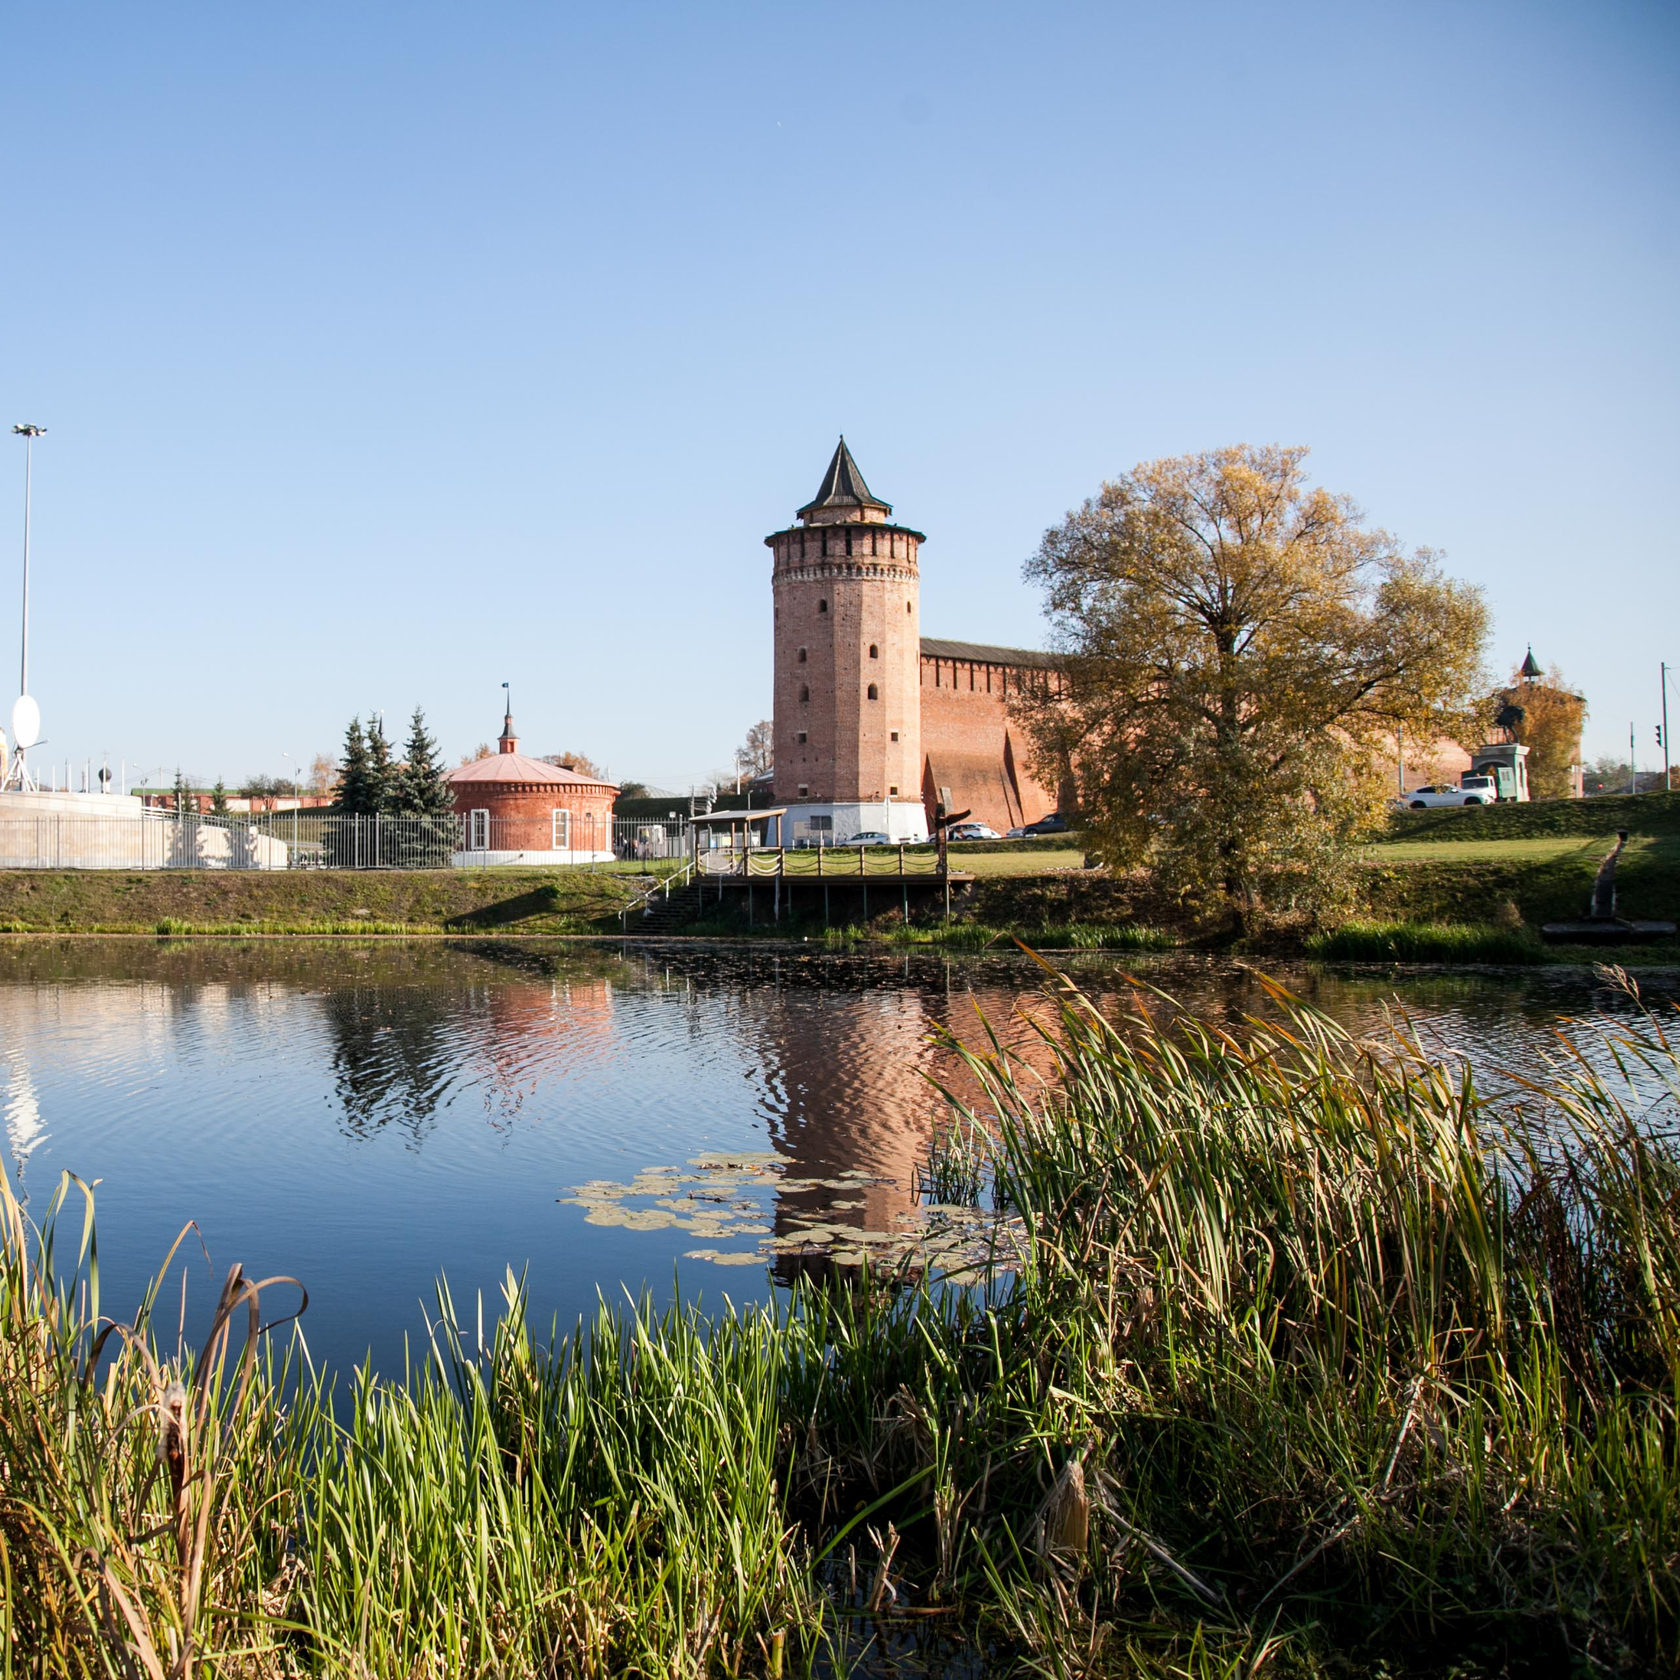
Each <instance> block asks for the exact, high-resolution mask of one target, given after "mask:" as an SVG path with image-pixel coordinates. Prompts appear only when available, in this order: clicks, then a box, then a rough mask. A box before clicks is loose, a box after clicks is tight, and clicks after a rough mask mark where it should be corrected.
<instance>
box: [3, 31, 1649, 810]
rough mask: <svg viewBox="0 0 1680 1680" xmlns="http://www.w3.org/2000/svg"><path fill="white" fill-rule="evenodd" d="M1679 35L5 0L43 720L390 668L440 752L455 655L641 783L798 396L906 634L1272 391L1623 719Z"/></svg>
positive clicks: (682, 725)
mask: <svg viewBox="0 0 1680 1680" xmlns="http://www.w3.org/2000/svg"><path fill="white" fill-rule="evenodd" d="M1677 72H1680V11H1677V10H1676V8H1675V7H1673V6H1671V5H1635V4H1614V3H1597V4H1593V5H1580V4H1570V5H1558V4H1552V5H1548V4H1539V3H1535V0H1523V3H1521V4H1511V5H1497V4H1477V3H1474V0H1453V3H1449V4H1439V5H1427V4H1406V5H1390V6H1369V5H1359V4H1349V3H1347V0H1336V3H1334V4H1324V5H1306V4H1302V5H1285V4H1271V5H1254V4H1248V3H1242V4H1236V3H1227V4H1196V3H1187V4H1167V3H1165V0H1161V3H1158V4H1153V5H1147V6H1145V5H1125V4H1111V5H1055V4H1045V3H1042V0H1038V3H1034V4H1032V5H1024V4H1019V5H1012V6H989V5H985V4H976V3H973V0H965V3H963V4H951V5H946V4H916V3H914V0H895V3H892V4H887V5H869V4H858V3H848V4H797V3H794V0H781V3H779V4H773V5H747V4H740V5H732V4H726V3H721V0H712V3H707V4H689V5H676V4H655V3H651V0H618V3H616V4H611V5H603V4H596V5H592V6H581V5H561V4H519V3H513V0H501V3H497V4H493V5H474V6H466V5H459V4H456V5H450V6H441V5H428V4H416V3H409V4H402V5H393V4H374V3H363V4H356V5H344V4H342V3H335V4H323V3H314V0H293V3H291V4H287V5H284V6H253V5H211V4H208V3H205V4H199V5H166V4H157V3H154V4H146V5H133V4H123V5H117V4H105V5H99V4H82V5H78V6H75V7H66V6H50V5H39V4H22V3H19V0H6V3H5V4H4V6H3V8H0V110H3V112H4V118H5V120H4V130H5V137H6V139H5V146H4V150H3V152H0V240H3V248H4V251H5V257H6V260H5V272H6V287H5V301H4V308H3V313H0V323H3V326H0V418H3V419H4V421H5V423H6V424H7V425H8V426H9V425H10V424H11V423H12V422H14V421H18V420H32V421H37V422H39V423H41V424H43V425H46V426H48V427H50V428H51V430H50V432H49V435H48V436H47V438H46V439H44V440H43V442H42V443H41V444H40V445H39V446H38V448H37V455H36V461H37V469H36V523H35V560H36V589H35V602H34V614H33V625H34V638H33V640H34V646H33V659H32V664H33V672H32V675H33V681H32V684H31V686H32V687H33V688H34V690H35V692H36V694H37V696H38V697H39V699H40V701H41V703H42V707H43V711H44V713H45V720H46V733H47V734H48V735H49V736H50V738H51V742H52V745H51V746H50V747H48V748H46V749H45V753H46V755H47V756H57V757H59V758H62V757H64V756H66V755H68V756H70V757H73V758H75V759H77V760H80V759H82V758H83V757H85V756H86V755H89V754H92V755H94V757H95V760H96V762H97V758H98V755H99V754H100V753H102V752H109V753H110V755H111V759H112V762H113V764H114V763H115V762H116V760H117V759H118V758H119V757H121V758H126V759H127V760H128V761H129V763H130V764H131V765H133V764H136V763H139V764H145V765H147V766H156V765H159V764H163V765H168V766H173V765H175V764H177V763H179V764H181V765H183V766H185V767H186V768H187V769H188V770H189V771H190V772H191V773H192V774H193V775H194V776H195V777H198V778H200V779H202V780H205V781H208V780H211V779H213V778H214V777H215V776H216V775H217V774H222V775H224V776H226V777H227V778H228V780H229V781H230V782H232V781H235V780H236V779H238V778H240V777H242V776H244V775H246V774H247V773H249V772H253V771H258V770H266V771H270V772H283V771H284V770H285V768H286V765H285V762H284V761H283V760H282V758H281V754H282V752H287V751H289V752H291V753H292V754H293V755H294V756H299V757H303V758H305V759H307V758H308V757H309V756H310V755H312V754H314V753H316V752H318V751H323V750H336V747H337V744H338V742H339V741H340V739H341V737H342V732H343V726H344V724H345V722H346V721H347V719H348V718H349V716H350V714H351V713H352V712H357V711H360V712H362V713H364V714H365V713H366V712H368V711H369V710H370V709H372V708H375V707H378V708H382V709H383V710H384V711H385V713H386V715H387V718H388V719H389V720H392V723H393V727H394V725H395V722H396V721H397V720H403V719H406V716H407V713H408V711H409V710H410V708H411V707H412V706H413V705H414V703H415V702H416V701H420V702H422V703H423V704H424V705H425V707H426V709H427V712H428V714H429V716H430V717H431V719H432V721H433V723H434V725H435V726H436V729H437V731H438V733H439V735H440V736H441V738H442V742H443V745H444V748H445V750H446V751H448V752H449V753H450V754H451V756H454V755H458V754H460V753H461V752H464V751H466V750H468V749H469V748H470V747H471V746H472V745H473V744H474V743H476V742H477V741H479V740H482V739H486V738H489V737H491V736H493V735H494V733H495V731H496V727H497V724H498V721H499V701H500V697H501V695H500V686H499V685H500V684H501V683H502V681H503V680H509V681H511V682H512V683H513V685H514V695H515V702H516V712H517V719H518V723H519V726H520V729H521V733H522V734H523V736H524V738H525V742H526V744H527V747H528V748H529V749H530V750H534V751H537V752H547V751H554V750H558V749H561V748H564V747H573V748H577V749H580V750H583V751H586V752H588V753H590V754H592V755H593V756H595V757H596V758H597V759H600V760H603V761H604V762H605V763H606V764H607V765H608V766H609V767H610V768H611V770H612V771H613V772H614V773H615V775H617V776H619V777H629V776H637V777H640V778H642V779H644V780H649V781H653V782H655V783H661V784H665V785H673V784H681V783H686V782H687V781H688V780H689V779H690V778H696V777H700V776H702V775H703V774H704V773H705V772H706V771H707V770H709V769H711V768H713V767H714V766H718V765H722V764H725V763H727V762H728V759H729V754H730V751H731V749H732V748H733V747H734V746H735V744H736V743H737V742H738V741H739V740H740V738H741V736H742V734H743V732H744V731H745V729H746V727H747V726H748V725H749V724H751V723H752V722H753V721H754V720H756V719H757V718H759V717H762V716H764V715H766V714H767V713H768V711H769V709H770V597H769V587H768V564H769V556H768V553H767V551H766V550H765V549H764V548H763V547H762V546H761V539H762V538H763V536H764V535H765V533H767V532H768V531H771V530H773V529H775V528H776V527H778V526H780V525H783V524H786V523H788V522H789V521H790V519H791V517H792V514H793V510H794V509H795V508H796V507H797V506H798V505H799V504H800V503H801V502H802V501H804V500H805V499H807V498H808V497H809V495H810V494H811V492H812V491H813V490H814V489H815V487H816V484H817V481H818V479H819V477H820V475H821V472H822V469H823V467H824V465H825V464H826V462H827V459H828V456H829V452H830V451H831V449H832V448H833V445H834V437H835V434H836V433H837V432H839V431H842V430H843V431H844V432H845V433H846V436H847V438H848V440H849V441H850V443H851V444H852V446H853V448H854V450H855V452H856V455H857V458H858V461H859V463H860V465H861V466H862V468H863V470H864V472H865V473H866V474H867V476H868V478H869V480H870V483H871V485H872V486H873V487H874V489H875V490H876V492H877V493H878V494H880V495H882V496H884V497H885V498H886V499H887V500H889V501H891V502H893V503H894V504H895V505H896V516H897V517H898V518H900V519H902V520H903V521H904V522H905V523H907V524H911V525H914V526H917V527H918V528H920V529H922V530H924V531H926V532H927V533H928V537H929V541H928V543H927V545H926V547H925V548H924V549H923V551H922V563H923V619H922V621H923V628H924V629H925V630H926V631H927V633H929V634H931V635H942V636H951V637H962V638H968V639H974V640H985V641H998V642H1007V643H1018V644H1019V643H1028V644H1030V643H1033V642H1034V641H1035V640H1037V639H1039V638H1040V637H1041V636H1042V635H1043V633H1044V632H1043V625H1042V622H1041V620H1040V619H1039V616H1038V611H1037V600H1036V597H1035V596H1034V594H1033V593H1032V592H1031V591H1029V590H1028V588H1027V587H1026V585H1024V584H1023V582H1022V581H1021V562H1022V560H1023V558H1024V557H1025V556H1026V555H1027V554H1028V553H1029V552H1030V551H1031V550H1032V549H1033V547H1034V546H1035V544H1036V542H1037V540H1038V538H1039V535H1040V534H1041V532H1042V531H1043V529H1044V528H1045V527H1046V526H1047V525H1049V524H1051V523H1053V522H1054V521H1056V520H1057V519H1059V518H1060V517H1061V515H1062V514H1063V513H1064V512H1065V511H1066V510H1067V509H1068V508H1069V507H1070V506H1072V505H1074V504H1076V503H1077V502H1078V501H1079V500H1081V499H1082V498H1083V497H1084V496H1086V495H1087V494H1089V493H1091V492H1092V491H1093V490H1094V489H1095V488H1096V486H1097V485H1098V483H1099V482H1100V481H1101V479H1102V478H1103V477H1104V476H1105V475H1107V476H1112V475H1113V474H1115V473H1117V472H1119V471H1122V470H1124V469H1126V468H1128V467H1130V466H1131V465H1132V464H1133V463H1135V462H1137V461H1139V460H1142V459H1146V458H1149V457H1152V456H1157V455H1167V454H1177V453H1181V452H1184V451H1189V450H1194V449H1199V448H1204V447H1208V446H1213V445H1218V444H1223V443H1230V442H1238V441H1251V442H1271V441H1278V442H1287V443H1297V442H1299V443H1306V444H1309V445H1310V446H1311V447H1312V450H1313V464H1314V467H1315V471H1316V474H1317V476H1318V478H1319V479H1320V481H1321V482H1323V483H1325V484H1327V485H1329V486H1331V487H1333V488H1335V489H1338V490H1343V491H1347V492H1349V493H1351V494H1352V495H1353V496H1355V497H1356V498H1357V499H1358V500H1359V501H1360V502H1361V503H1362V504H1363V505H1364V507H1365V508H1366V509H1367V510H1368V512H1369V514H1370V516H1371V517H1372V518H1373V519H1374V520H1376V521H1377V522H1379V523H1381V524H1383V525H1385V526H1387V527H1388V528H1389V529H1390V530H1392V531H1394V532H1395V533H1396V534H1397V535H1399V536H1400V537H1401V538H1402V539H1403V540H1404V541H1406V542H1407V543H1408V544H1427V545H1430V546H1432V547H1435V548H1438V549H1441V550H1443V551H1444V552H1445V554H1446V556H1447V562H1448V565H1449V567H1450V568H1451V569H1452V570H1454V571H1455V572H1457V573H1458V574H1459V575H1461V576H1464V577H1467V578H1470V579H1473V580H1475V581H1476V582H1478V583H1481V584H1482V585H1484V586H1485V587H1486V589H1487V591H1488V595H1489V597H1490V599H1491V602H1492V605H1493V609H1494V613H1495V616H1496V634H1495V642H1494V657H1495V661H1496V663H1498V664H1500V665H1501V666H1504V667H1506V668H1508V667H1509V666H1510V665H1511V664H1513V663H1515V662H1516V661H1518V660H1520V659H1521V658H1522V655H1523V651H1524V648H1525V647H1526V646H1527V644H1528V643H1529V642H1530V641H1532V642H1533V645H1534V650H1535V653H1536V654H1537V655H1538V656H1539V658H1540V659H1541V660H1542V662H1544V663H1547V664H1550V663H1552V662H1554V661H1555V662H1557V663H1558V664H1560V665H1561V666H1562V667H1563V670H1564V672H1565V674H1566V675H1567V676H1568V677H1569V678H1570V679H1571V680H1572V681H1573V682H1574V683H1575V684H1576V685H1578V686H1579V687H1580V688H1582V689H1583V690H1584V691H1585V693H1586V694H1587V696H1588V699H1589V703H1590V706H1591V720H1590V723H1589V726H1588V731H1589V732H1588V750H1589V753H1596V752H1599V751H1603V750H1616V749H1618V748H1620V750H1621V751H1623V752H1625V750H1626V743H1627V730H1628V724H1629V722H1630V721H1633V722H1635V723H1636V724H1637V726H1638V735H1639V743H1640V758H1641V762H1643V763H1646V764H1649V763H1650V762H1651V761H1652V760H1653V759H1654V757H1655V753H1656V749H1655V746H1654V743H1653V741H1652V729H1653V725H1654V723H1655V721H1656V718H1657V709H1658V687H1657V666H1658V661H1659V660H1660V659H1664V658H1667V659H1669V660H1670V661H1671V662H1680V553H1677V538H1676V535H1675V521H1674V517H1673V512H1672V509H1671V508H1670V506H1669V498H1670V496H1671V495H1672V494H1673V492H1674V486H1675V469H1676V462H1677V460H1680V423H1677V410H1676V397H1677V395H1680V380H1677V377H1676V375H1677V354H1676V352H1677V335H1676V305H1677V300H1680V272H1677V263H1676V254H1677V242H1680V217H1677V215H1676V210H1677V198H1680V191H1677V187H1680V181H1677V174H1676V163H1677V158H1680V147H1677V143H1676V142H1677V137H1680V123H1677V98H1680V74H1677ZM0 442H3V444H4V447H5V450H6V451H7V453H5V454H3V455H0V677H3V681H0V688H3V689H4V692H5V694H6V696H8V697H9V695H10V694H11V692H12V689H13V684H14V682H15V652H13V651H12V650H13V649H14V648H15V641H16V625H17V607H16V582H17V576H18V560H19V547H20V545H19V543H18V537H17V532H18V527H19V519H18V510H19V507H20V504H21V488H22V448H21V445H20V444H18V443H17V442H16V440H14V439H12V438H11V437H9V436H6V437H4V438H3V439H0ZM1672 715H1673V717H1674V721H1675V723H1676V727H1677V729H1680V699H1677V703H1676V704H1675V706H1674V707H1673V708H1672Z"/></svg>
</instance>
